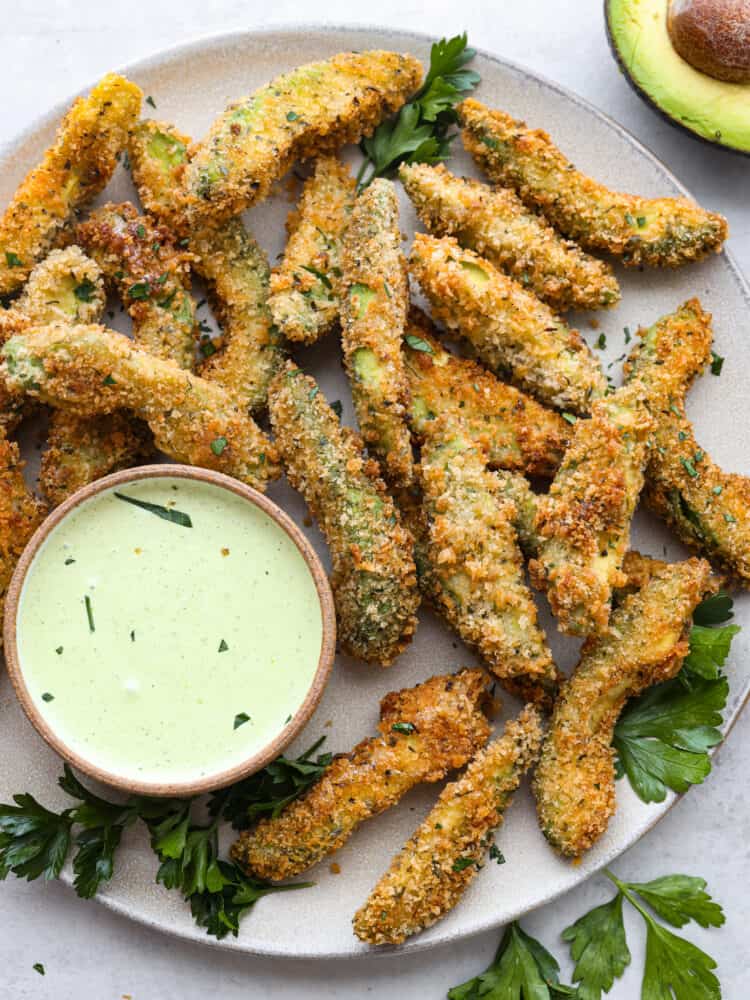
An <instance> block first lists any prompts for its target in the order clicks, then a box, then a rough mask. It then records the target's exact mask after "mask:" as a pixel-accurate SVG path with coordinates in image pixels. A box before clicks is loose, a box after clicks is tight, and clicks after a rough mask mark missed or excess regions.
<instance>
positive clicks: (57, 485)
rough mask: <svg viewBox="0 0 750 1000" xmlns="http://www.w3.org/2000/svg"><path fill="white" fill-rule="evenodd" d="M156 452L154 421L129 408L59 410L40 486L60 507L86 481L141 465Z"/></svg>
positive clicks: (53, 421)
mask: <svg viewBox="0 0 750 1000" xmlns="http://www.w3.org/2000/svg"><path fill="white" fill-rule="evenodd" d="M153 454H154V440H153V437H152V435H151V434H150V433H149V429H148V425H147V424H145V423H144V422H143V421H142V420H137V419H136V418H135V417H133V415H132V414H130V413H127V412H126V411H124V410H118V411H117V412H115V413H98V414H96V415H95V416H92V417H81V416H78V415H77V414H75V413H69V412H68V411H67V410H53V411H52V415H51V417H50V423H49V428H48V430H47V447H46V448H45V450H44V454H43V455H42V465H41V469H40V471H39V487H40V489H41V491H42V493H43V494H44V495H45V497H46V498H47V499H48V500H49V502H50V504H51V506H53V507H57V506H58V505H59V504H61V503H62V502H63V500H65V499H67V498H68V497H69V496H70V495H71V493H75V491H76V490H79V489H80V488H81V487H82V486H86V485H87V484H88V483H93V482H94V480H96V479H101V478H102V476H107V475H109V473H110V472H117V471H118V470H119V469H129V468H130V467H131V466H133V465H139V464H140V463H142V462H145V461H147V460H148V459H150V458H152V457H153Z"/></svg>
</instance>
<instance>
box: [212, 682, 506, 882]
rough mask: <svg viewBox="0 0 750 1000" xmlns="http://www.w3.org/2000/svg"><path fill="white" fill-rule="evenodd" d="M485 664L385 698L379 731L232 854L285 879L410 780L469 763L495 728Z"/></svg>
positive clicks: (265, 874) (329, 849)
mask: <svg viewBox="0 0 750 1000" xmlns="http://www.w3.org/2000/svg"><path fill="white" fill-rule="evenodd" d="M486 697H487V681H486V678H485V675H484V674H483V673H482V671H481V670H461V671H459V672H458V673H456V674H447V675H443V676H439V677H431V678H430V680H428V681H425V682H424V683H423V684H418V685H417V686H416V687H413V688H405V689H403V690H402V691H392V692H391V693H390V694H387V695H386V696H385V697H384V698H383V700H382V701H381V703H380V723H379V725H378V730H379V734H378V735H377V736H374V737H370V738H369V739H366V740H363V741H362V742H361V743H358V744H357V746H356V747H355V748H354V749H353V750H352V751H351V753H348V754H340V755H339V756H337V757H335V758H334V760H333V763H332V764H331V765H330V767H329V768H328V769H327V770H326V772H325V773H324V774H323V776H322V777H321V778H320V780H319V781H318V782H317V783H316V784H315V785H313V786H312V788H311V789H310V790H309V791H308V792H307V793H306V794H305V795H304V796H303V797H302V798H299V799H296V800H295V801H294V802H292V803H291V804H290V805H288V806H287V807H286V809H284V810H283V811H282V812H281V814H280V815H279V816H277V817H275V818H273V819H261V820H260V822H259V823H258V824H257V825H256V826H255V827H254V828H253V829H251V830H248V831H247V832H245V833H242V834H241V835H240V838H239V840H237V842H236V843H235V844H234V845H233V847H232V851H231V854H232V858H233V859H234V860H235V861H236V862H237V863H238V864H239V865H241V866H242V867H243V868H244V869H246V870H247V871H248V872H249V873H251V874H253V875H256V876H258V877H259V878H266V879H273V880H276V879H285V878H287V877H289V876H290V875H297V874H299V872H303V871H305V870H306V869H307V868H310V867H311V866H312V865H314V864H316V863H317V862H318V861H320V860H322V859H323V858H324V857H326V855H328V854H332V853H333V851H336V850H338V849H339V848H340V847H341V846H342V845H343V844H345V843H346V841H347V840H348V839H349V838H350V837H351V835H352V834H353V833H354V831H355V830H356V829H357V827H358V826H360V824H362V823H363V822H365V820H368V819H370V818H371V817H373V816H377V815H378V813H381V812H383V811H384V810H386V809H389V808H390V807H391V806H393V805H395V804H396V803H397V802H398V801H399V800H400V799H401V798H402V797H403V796H404V795H405V794H406V792H408V791H409V789H410V788H413V787H414V786H415V785H418V784H420V783H422V782H434V781H440V780H441V779H442V778H444V777H445V776H446V774H447V773H448V771H451V770H453V769H454V768H457V767H461V766H463V765H464V764H465V763H466V762H467V761H468V760H470V759H471V757H473V756H474V754H475V753H476V751H477V750H478V749H479V748H480V747H481V746H483V745H484V743H486V741H487V737H488V735H489V725H488V723H487V719H486V718H485V716H484V714H483V713H482V711H481V706H482V704H483V702H484V701H485V699H486Z"/></svg>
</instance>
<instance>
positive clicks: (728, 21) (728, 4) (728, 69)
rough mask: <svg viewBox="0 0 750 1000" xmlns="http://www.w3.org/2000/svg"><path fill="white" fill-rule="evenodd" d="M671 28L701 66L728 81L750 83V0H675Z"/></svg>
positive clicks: (684, 52) (682, 49)
mask: <svg viewBox="0 0 750 1000" xmlns="http://www.w3.org/2000/svg"><path fill="white" fill-rule="evenodd" d="M667 31H668V32H669V37H670V38H671V40H672V45H674V47H675V49H676V50H677V52H678V53H679V54H680V55H681V56H682V58H683V59H685V60H686V61H687V62H689V63H690V65H691V66H694V67H695V68H696V69H697V70H700V71H701V72H702V73H707V74H708V75H709V76H712V77H714V79H716V80H724V81H726V82H727V83H750V0H672V2H671V3H670V5H669V11H668V14H667Z"/></svg>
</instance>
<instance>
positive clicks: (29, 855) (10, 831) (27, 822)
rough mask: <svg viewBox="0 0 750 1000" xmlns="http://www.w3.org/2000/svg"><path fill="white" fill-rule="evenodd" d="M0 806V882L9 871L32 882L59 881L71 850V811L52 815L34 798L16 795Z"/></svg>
mask: <svg viewBox="0 0 750 1000" xmlns="http://www.w3.org/2000/svg"><path fill="white" fill-rule="evenodd" d="M13 801H14V802H15V805H12V806H11V805H0V879H4V878H5V877H6V876H7V875H8V873H9V872H13V874H14V875H17V876H18V878H25V879H27V880H28V881H29V882H31V881H32V880H33V879H35V878H39V876H40V875H41V876H43V877H44V878H45V879H52V878H57V877H58V876H59V875H60V872H61V871H62V866H63V865H64V864H65V859H66V857H67V856H68V851H69V850H70V841H71V827H72V825H73V821H72V819H71V818H70V811H69V810H66V811H64V812H62V813H59V814H58V813H53V812H50V811H49V809H45V808H44V806H42V805H40V804H39V803H38V802H37V800H36V799H35V798H34V796H33V795H14V796H13Z"/></svg>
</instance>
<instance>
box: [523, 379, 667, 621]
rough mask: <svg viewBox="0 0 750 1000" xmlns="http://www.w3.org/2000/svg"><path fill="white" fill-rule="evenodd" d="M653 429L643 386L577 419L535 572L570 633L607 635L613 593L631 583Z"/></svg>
mask: <svg viewBox="0 0 750 1000" xmlns="http://www.w3.org/2000/svg"><path fill="white" fill-rule="evenodd" d="M653 428H654V420H653V418H652V416H651V413H650V410H649V405H648V397H647V395H646V393H645V391H644V388H643V386H642V385H641V384H640V383H639V382H638V381H634V382H633V383H631V384H630V385H626V386H623V387H622V388H621V389H618V390H617V391H616V392H614V393H613V394H612V395H611V396H607V397H606V398H605V399H600V400H597V401H596V402H595V403H594V405H593V407H592V411H591V417H590V419H588V420H578V421H576V424H575V428H574V430H573V438H572V440H571V442H570V445H569V447H568V450H567V451H566V452H565V458H564V459H563V461H562V465H561V466H560V468H559V469H558V471H557V474H556V476H555V478H554V480H553V481H552V486H551V488H550V491H549V494H548V495H547V496H546V497H545V498H544V499H543V500H542V499H541V498H540V502H539V503H538V509H537V521H536V529H537V533H538V534H539V536H540V537H541V539H542V541H541V545H540V547H539V553H538V555H537V558H536V559H533V560H532V561H531V563H530V564H529V571H530V573H531V577H532V580H533V581H534V583H535V585H536V586H537V587H539V588H540V589H541V590H546V591H547V597H548V598H549V602H550V605H551V607H552V611H553V612H554V614H555V616H556V618H557V624H558V627H559V628H560V630H561V631H562V632H566V633H567V634H568V635H588V634H589V633H590V632H596V631H598V630H600V629H602V628H603V627H604V626H605V625H606V624H607V619H608V618H609V611H610V606H611V600H612V590H613V588H615V587H620V586H622V585H623V584H624V583H625V576H624V574H623V573H622V568H621V567H622V561H623V558H624V557H625V553H626V551H627V548H628V540H629V536H630V522H631V520H632V518H633V514H634V512H635V508H636V504H637V503H638V497H639V496H640V493H641V489H642V487H643V477H644V471H645V468H646V462H647V459H648V447H649V439H650V435H651V432H652V430H653Z"/></svg>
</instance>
